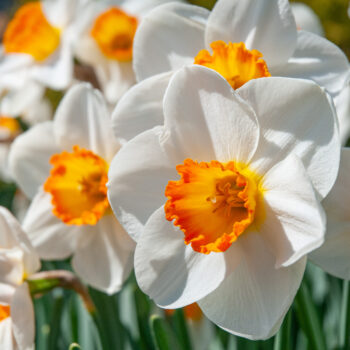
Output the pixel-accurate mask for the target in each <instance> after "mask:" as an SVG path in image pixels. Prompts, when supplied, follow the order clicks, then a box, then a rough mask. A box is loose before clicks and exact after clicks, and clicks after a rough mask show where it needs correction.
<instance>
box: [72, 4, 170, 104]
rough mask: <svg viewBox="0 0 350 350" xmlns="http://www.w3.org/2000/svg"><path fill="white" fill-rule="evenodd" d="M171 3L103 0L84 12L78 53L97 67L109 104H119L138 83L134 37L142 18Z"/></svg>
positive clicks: (81, 58) (81, 20)
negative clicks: (136, 78) (152, 10)
mask: <svg viewBox="0 0 350 350" xmlns="http://www.w3.org/2000/svg"><path fill="white" fill-rule="evenodd" d="M168 1H169V0H165V1H164V0H143V1H139V0H102V1H93V2H91V3H90V4H89V5H88V6H86V7H85V8H84V9H83V12H82V13H81V16H80V20H79V22H78V26H79V32H80V35H78V38H77V39H78V40H77V42H76V45H75V53H76V55H77V57H78V58H79V60H81V61H82V62H84V63H86V64H89V65H91V66H92V67H94V69H95V72H96V75H97V78H98V81H99V83H100V84H101V88H102V90H103V92H104V94H105V96H106V98H107V100H108V102H109V103H111V104H114V103H116V102H117V101H118V100H119V98H120V97H121V96H122V94H123V93H125V92H126V91H127V90H128V89H129V87H130V86H132V85H133V84H134V83H135V75H134V71H133V68H132V57H133V41H134V35H135V32H136V29H137V26H138V24H139V22H140V21H141V18H142V17H143V16H144V15H145V14H146V13H147V12H148V11H150V10H151V9H153V8H154V7H156V6H158V5H160V4H164V3H165V2H168Z"/></svg>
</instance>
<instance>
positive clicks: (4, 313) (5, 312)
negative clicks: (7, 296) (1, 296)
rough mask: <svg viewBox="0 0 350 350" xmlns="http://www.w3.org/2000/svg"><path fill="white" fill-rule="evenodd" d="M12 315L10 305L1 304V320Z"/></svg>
mask: <svg viewBox="0 0 350 350" xmlns="http://www.w3.org/2000/svg"><path fill="white" fill-rule="evenodd" d="M8 317H10V306H9V305H3V304H0V322H1V321H3V320H5V319H6V318H8Z"/></svg>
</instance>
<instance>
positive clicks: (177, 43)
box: [114, 0, 350, 143]
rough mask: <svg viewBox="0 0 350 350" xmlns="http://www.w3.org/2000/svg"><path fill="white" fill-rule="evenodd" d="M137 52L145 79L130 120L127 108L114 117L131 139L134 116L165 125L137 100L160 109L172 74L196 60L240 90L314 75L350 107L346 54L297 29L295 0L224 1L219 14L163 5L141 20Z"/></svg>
mask: <svg viewBox="0 0 350 350" xmlns="http://www.w3.org/2000/svg"><path fill="white" fill-rule="evenodd" d="M133 54H134V60H133V64H134V70H135V74H136V78H137V81H138V82H140V81H142V84H141V85H140V86H138V88H137V89H136V88H135V89H131V90H130V91H129V92H127V93H126V94H125V96H123V99H122V100H121V101H120V102H123V104H124V105H125V107H127V109H128V115H129V118H126V115H125V113H124V112H125V110H124V109H123V110H121V106H120V107H119V108H118V112H116V114H118V115H115V116H114V119H115V123H117V124H118V126H115V128H116V129H118V130H119V133H120V134H123V135H124V136H125V135H127V134H130V130H131V128H130V124H129V125H128V124H127V123H126V120H122V119H128V120H130V119H132V120H131V121H130V122H131V123H133V124H135V125H136V124H137V125H138V131H139V130H142V128H143V126H145V127H152V126H154V125H159V124H162V117H160V119H159V114H157V113H156V114H155V115H154V117H152V118H151V119H149V120H147V121H146V120H145V118H144V116H143V114H142V111H141V109H140V108H139V104H138V103H137V102H138V101H139V100H140V99H141V100H142V101H143V100H147V101H148V108H153V109H157V108H156V107H157V101H159V98H158V97H159V96H160V95H161V94H164V91H165V88H166V86H167V83H166V82H167V81H169V79H170V77H171V72H174V71H176V70H177V69H179V68H181V67H184V66H187V65H192V64H198V65H204V66H206V67H208V68H211V69H213V70H216V71H217V72H219V73H220V74H221V75H223V76H224V77H225V78H226V79H227V81H228V82H229V83H230V85H231V86H232V87H233V88H234V89H238V88H240V87H241V86H244V84H245V83H246V82H248V81H250V80H251V79H258V78H261V77H268V76H285V77H291V78H301V79H310V80H313V81H314V82H316V83H317V84H318V85H320V86H322V87H324V88H325V89H326V90H327V92H328V93H330V94H331V95H332V97H333V98H335V105H336V108H337V111H338V109H340V108H343V107H342V105H343V104H344V103H346V104H347V105H348V106H349V105H350V98H349V97H348V96H347V98H346V99H344V98H343V99H342V100H341V101H340V100H339V101H338V100H337V97H338V96H339V94H340V93H341V92H342V91H343V90H344V89H346V88H347V75H348V72H349V62H348V60H347V58H346V56H345V55H344V53H343V52H342V51H341V50H340V49H339V48H338V47H337V46H336V45H334V44H333V43H331V42H329V41H328V40H326V39H325V38H322V37H320V36H318V35H316V34H313V33H310V32H307V31H304V30H297V27H296V24H295V20H294V17H293V14H292V11H291V9H290V5H289V2H288V1H287V0H282V1H269V0H262V1H259V3H257V2H256V1H253V0H246V1H240V0H218V1H217V3H216V5H215V6H214V8H213V10H212V12H209V11H207V10H205V9H203V8H200V7H196V6H192V5H186V4H181V3H173V4H165V5H163V6H159V7H157V8H156V9H154V10H152V11H151V12H150V13H149V14H148V15H146V16H145V18H144V19H143V21H142V23H141V24H140V25H139V28H138V30H137V32H136V35H135V40H134V52H133ZM169 72H170V73H169ZM147 78H148V79H147ZM145 79H147V80H145ZM143 80H145V81H143ZM348 95H349V94H348ZM119 118H120V119H119ZM348 118H349V116H348V115H347V116H345V118H343V117H341V116H339V120H340V122H341V124H340V132H341V136H342V141H343V143H344V142H346V140H347V137H348V135H349V132H350V128H349V123H346V122H345V123H343V121H344V119H345V120H347V119H348ZM124 125H125V127H124ZM122 126H123V128H122ZM134 130H136V127H135V128H134ZM143 130H145V129H144V128H143ZM135 135H136V134H132V135H130V136H135Z"/></svg>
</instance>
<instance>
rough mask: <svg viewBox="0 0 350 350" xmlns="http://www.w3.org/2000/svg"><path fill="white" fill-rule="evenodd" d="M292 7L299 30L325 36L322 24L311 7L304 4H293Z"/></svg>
mask: <svg viewBox="0 0 350 350" xmlns="http://www.w3.org/2000/svg"><path fill="white" fill-rule="evenodd" d="M290 6H291V9H292V12H293V15H294V18H295V22H296V24H297V28H298V29H302V30H307V31H308V32H311V33H315V34H317V35H319V36H324V30H323V28H322V23H321V21H320V19H319V18H318V17H317V15H316V13H315V12H314V11H313V10H312V8H311V7H309V6H308V5H306V4H303V3H302V2H296V3H291V4H290Z"/></svg>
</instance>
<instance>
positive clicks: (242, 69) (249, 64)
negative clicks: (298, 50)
mask: <svg viewBox="0 0 350 350" xmlns="http://www.w3.org/2000/svg"><path fill="white" fill-rule="evenodd" d="M210 47H211V48H212V50H213V55H210V53H209V52H208V51H207V50H201V51H199V53H198V55H197V56H196V57H195V59H194V63H195V64H199V65H201V66H205V67H208V68H211V69H214V70H215V71H217V72H218V73H220V74H221V75H222V76H223V77H224V78H225V79H226V80H227V81H228V82H229V84H230V85H231V86H232V88H233V89H238V88H239V87H241V86H242V85H243V84H245V83H246V82H248V81H249V80H251V79H257V78H263V77H270V76H271V74H270V72H269V71H268V69H267V65H266V62H265V61H264V60H263V59H262V58H261V57H262V54H261V53H260V52H259V51H257V50H247V49H246V47H245V45H244V43H231V42H230V43H228V44H226V43H225V42H223V41H221V40H219V41H214V42H212V43H211V44H210Z"/></svg>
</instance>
